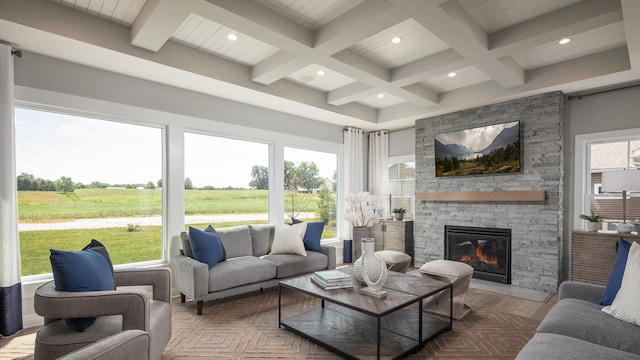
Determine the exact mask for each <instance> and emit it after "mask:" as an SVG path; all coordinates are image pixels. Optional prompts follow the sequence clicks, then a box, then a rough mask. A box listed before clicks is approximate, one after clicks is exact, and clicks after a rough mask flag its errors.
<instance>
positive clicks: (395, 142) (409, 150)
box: [389, 127, 416, 156]
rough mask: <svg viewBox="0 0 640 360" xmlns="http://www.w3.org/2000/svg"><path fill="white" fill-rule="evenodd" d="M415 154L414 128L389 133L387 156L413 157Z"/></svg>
mask: <svg viewBox="0 0 640 360" xmlns="http://www.w3.org/2000/svg"><path fill="white" fill-rule="evenodd" d="M415 152H416V129H415V127H411V128H407V129H402V130H397V131H392V132H390V133H389V156H402V155H413V154H415Z"/></svg>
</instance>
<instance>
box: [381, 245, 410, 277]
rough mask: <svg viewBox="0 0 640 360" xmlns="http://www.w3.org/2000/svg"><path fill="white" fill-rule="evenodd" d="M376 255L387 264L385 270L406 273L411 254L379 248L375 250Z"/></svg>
mask: <svg viewBox="0 0 640 360" xmlns="http://www.w3.org/2000/svg"><path fill="white" fill-rule="evenodd" d="M376 255H378V256H380V257H381V258H382V259H383V260H384V262H385V264H387V270H389V271H397V272H401V273H406V272H407V270H408V269H409V265H411V256H409V255H407V254H405V253H403V252H400V251H395V250H380V251H376Z"/></svg>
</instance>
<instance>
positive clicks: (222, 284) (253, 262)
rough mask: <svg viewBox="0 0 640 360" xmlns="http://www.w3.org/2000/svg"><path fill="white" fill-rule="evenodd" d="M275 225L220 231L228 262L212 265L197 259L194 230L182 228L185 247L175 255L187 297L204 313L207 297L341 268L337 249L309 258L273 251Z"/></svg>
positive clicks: (178, 285)
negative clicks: (191, 234) (193, 247)
mask: <svg viewBox="0 0 640 360" xmlns="http://www.w3.org/2000/svg"><path fill="white" fill-rule="evenodd" d="M274 229H275V225H269V224H260V225H240V226H232V227H228V228H220V229H216V232H217V233H218V236H219V237H220V240H221V241H222V245H223V247H224V251H225V255H226V256H225V257H226V260H225V261H221V262H219V263H217V264H215V265H214V266H213V267H212V268H211V269H209V267H208V266H207V264H205V263H201V262H199V261H197V260H195V259H194V258H193V254H192V252H191V246H190V243H189V234H188V233H186V232H182V233H181V234H180V237H181V240H182V251H181V254H180V255H174V256H172V257H171V260H170V262H171V269H172V271H173V280H174V286H175V287H176V288H177V289H178V290H179V291H180V296H181V301H182V302H185V301H186V298H190V299H192V300H193V301H194V302H196V304H197V312H198V315H202V306H203V303H204V301H209V300H214V299H219V298H224V297H228V296H233V295H238V294H242V293H246V292H250V291H256V290H262V289H265V288H269V287H274V286H277V285H278V281H280V280H281V279H285V278H288V277H292V276H297V275H301V274H305V273H310V272H313V271H318V270H323V269H335V267H336V249H335V247H333V246H327V245H321V246H320V252H315V251H307V256H302V255H295V254H275V255H269V253H270V252H271V244H272V243H273V236H274Z"/></svg>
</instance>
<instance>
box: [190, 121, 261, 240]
mask: <svg viewBox="0 0 640 360" xmlns="http://www.w3.org/2000/svg"><path fill="white" fill-rule="evenodd" d="M184 143H185V145H184V147H185V150H184V154H185V156H184V157H185V160H184V169H185V192H184V194H185V199H184V206H185V225H186V226H193V227H196V228H200V229H204V228H205V227H207V225H210V224H211V225H213V226H214V227H226V226H233V225H240V224H248V223H253V224H255V223H268V222H269V145H268V144H263V143H256V142H250V141H243V140H236V139H230V138H224V137H219V136H211V135H202V134H196V133H190V132H186V133H185V141H184Z"/></svg>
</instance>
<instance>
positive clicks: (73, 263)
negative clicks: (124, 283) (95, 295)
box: [49, 241, 116, 332]
mask: <svg viewBox="0 0 640 360" xmlns="http://www.w3.org/2000/svg"><path fill="white" fill-rule="evenodd" d="M96 243H97V244H96ZM96 243H94V242H93V241H92V242H91V243H90V244H89V245H88V246H87V247H86V248H85V249H86V250H82V251H62V250H54V249H51V250H50V253H51V255H50V256H49V260H50V261H51V270H52V272H53V282H54V284H55V287H56V290H59V291H71V292H80V291H103V290H115V288H116V282H115V278H114V274H113V266H112V265H111V260H110V259H109V254H108V253H107V250H106V249H105V248H104V246H102V244H100V243H99V242H98V241H96ZM98 244H99V245H98ZM96 247H97V248H99V247H101V249H97V250H93V249H92V248H96ZM64 321H65V323H66V324H67V325H69V327H71V328H72V329H73V330H75V331H78V332H83V331H85V330H86V329H87V328H88V327H89V326H91V324H93V323H94V322H95V321H96V318H95V317H86V318H72V319H64Z"/></svg>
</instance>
